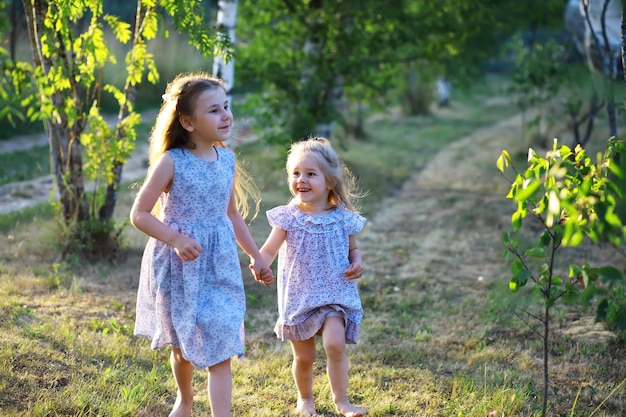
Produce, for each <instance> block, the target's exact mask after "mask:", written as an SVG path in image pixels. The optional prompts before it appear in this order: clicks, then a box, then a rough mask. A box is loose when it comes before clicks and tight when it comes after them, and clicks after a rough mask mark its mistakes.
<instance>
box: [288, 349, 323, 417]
mask: <svg viewBox="0 0 626 417" xmlns="http://www.w3.org/2000/svg"><path fill="white" fill-rule="evenodd" d="M291 348H292V350H293V364H292V367H291V372H292V374H293V379H294V381H295V382H296V388H297V389H298V405H297V408H296V412H297V413H299V414H303V415H305V416H316V415H317V412H316V411H315V398H314V397H313V361H314V360H315V340H314V338H311V339H308V340H304V341H295V340H292V341H291Z"/></svg>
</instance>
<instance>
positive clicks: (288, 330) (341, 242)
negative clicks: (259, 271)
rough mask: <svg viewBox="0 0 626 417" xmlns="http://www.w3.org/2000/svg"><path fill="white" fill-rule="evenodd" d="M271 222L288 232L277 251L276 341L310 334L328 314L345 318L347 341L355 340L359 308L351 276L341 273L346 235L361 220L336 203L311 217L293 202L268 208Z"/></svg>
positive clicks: (345, 263)
mask: <svg viewBox="0 0 626 417" xmlns="http://www.w3.org/2000/svg"><path fill="white" fill-rule="evenodd" d="M267 217H268V220H269V222H270V225H271V226H272V227H278V228H279V229H282V230H285V231H286V232H287V237H286V241H285V243H284V244H283V245H282V246H281V248H280V250H279V253H278V270H277V275H278V279H277V291H278V320H277V322H276V326H275V328H274V331H275V332H276V335H277V336H278V338H280V339H281V340H285V339H288V340H307V339H310V338H311V337H313V336H315V335H316V334H317V333H318V332H319V330H320V329H321V327H322V325H323V324H324V320H325V319H326V317H327V315H328V314H329V313H330V314H331V315H340V316H341V317H343V318H344V321H345V323H346V342H347V343H357V341H358V335H359V329H360V325H361V318H362V317H363V309H362V307H361V300H360V298H359V293H358V289H357V286H356V282H355V281H347V280H346V278H345V275H344V272H345V270H346V269H348V267H349V266H350V261H349V260H348V251H349V236H350V235H355V234H358V233H359V232H360V231H361V230H362V229H363V227H364V225H365V222H366V219H365V218H364V217H362V216H361V215H359V214H357V213H354V212H352V211H349V210H347V209H346V208H345V206H343V205H341V206H339V207H336V208H335V209H333V210H332V211H331V212H330V213H329V214H327V215H323V216H313V215H310V214H307V213H305V212H303V211H302V210H300V208H298V206H296V205H293V204H291V205H286V206H279V207H276V208H273V209H271V210H269V211H268V212H267Z"/></svg>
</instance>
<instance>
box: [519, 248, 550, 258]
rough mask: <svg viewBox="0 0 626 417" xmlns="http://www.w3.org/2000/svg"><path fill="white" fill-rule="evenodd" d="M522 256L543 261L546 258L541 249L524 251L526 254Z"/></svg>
mask: <svg viewBox="0 0 626 417" xmlns="http://www.w3.org/2000/svg"><path fill="white" fill-rule="evenodd" d="M524 255H526V256H532V257H534V258H541V259H543V258H545V257H546V252H545V251H544V249H543V248H529V249H526V252H524Z"/></svg>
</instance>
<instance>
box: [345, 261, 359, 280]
mask: <svg viewBox="0 0 626 417" xmlns="http://www.w3.org/2000/svg"><path fill="white" fill-rule="evenodd" d="M344 275H345V276H346V279H347V280H348V281H351V280H353V279H359V278H361V277H362V276H363V265H361V263H359V262H355V263H351V264H350V266H349V267H348V269H346V272H344Z"/></svg>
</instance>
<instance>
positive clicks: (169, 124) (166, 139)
mask: <svg viewBox="0 0 626 417" xmlns="http://www.w3.org/2000/svg"><path fill="white" fill-rule="evenodd" d="M217 88H221V89H223V90H224V91H226V84H225V83H224V81H223V80H221V79H219V78H216V77H214V76H212V75H210V74H207V73H204V72H196V73H183V74H179V75H178V76H176V78H174V80H173V81H172V82H170V83H169V84H168V85H167V87H166V88H165V94H163V104H162V105H161V108H160V110H159V114H158V115H157V118H156V122H155V125H154V129H153V130H152V132H151V134H150V150H149V153H148V155H149V156H148V160H149V164H150V166H152V165H153V164H154V163H155V162H156V161H157V160H158V159H159V158H160V157H161V156H162V155H163V154H164V153H165V152H166V151H168V150H169V149H174V148H188V149H192V148H193V147H194V144H193V143H192V142H191V141H190V138H189V132H187V130H185V129H184V128H183V126H182V125H181V123H180V116H190V115H191V114H192V113H193V111H194V108H195V105H196V101H197V98H198V96H199V95H200V94H201V93H202V92H204V91H206V90H214V89H217ZM213 145H214V146H219V147H222V148H227V146H226V145H225V144H224V142H221V141H215V142H213ZM235 198H236V200H237V208H238V209H239V211H240V212H241V214H242V216H243V217H244V218H245V217H247V216H248V214H250V200H252V202H253V203H254V206H255V207H254V211H253V213H254V214H253V218H254V217H256V215H257V214H258V212H259V205H260V201H261V198H260V193H259V190H258V188H257V187H256V185H255V184H254V182H253V181H252V178H251V176H250V175H249V174H248V173H247V172H246V171H245V170H244V169H243V168H242V167H241V164H240V162H239V161H237V163H236V173H235ZM157 210H158V208H157Z"/></svg>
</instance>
